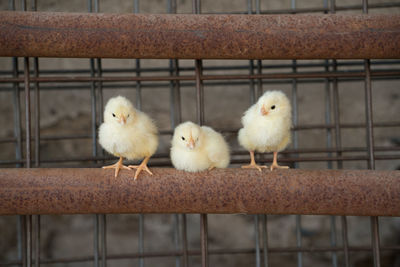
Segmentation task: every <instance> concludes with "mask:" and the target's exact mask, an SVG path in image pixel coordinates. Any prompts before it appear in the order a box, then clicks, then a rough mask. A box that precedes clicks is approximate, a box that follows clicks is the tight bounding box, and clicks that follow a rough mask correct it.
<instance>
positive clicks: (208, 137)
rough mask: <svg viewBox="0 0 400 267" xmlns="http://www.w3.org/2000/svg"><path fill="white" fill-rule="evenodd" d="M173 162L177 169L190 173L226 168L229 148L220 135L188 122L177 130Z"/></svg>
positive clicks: (207, 128) (172, 152)
mask: <svg viewBox="0 0 400 267" xmlns="http://www.w3.org/2000/svg"><path fill="white" fill-rule="evenodd" d="M171 160H172V164H173V165H174V167H175V168H176V169H178V170H184V171H189V172H198V171H203V170H206V169H208V170H211V169H213V168H226V167H227V166H228V164H229V160H230V159H229V147H228V144H227V143H226V141H225V139H224V138H223V137H222V135H221V134H220V133H217V132H216V131H214V130H213V129H212V128H210V127H207V126H201V127H200V126H199V125H197V124H195V123H193V122H190V121H188V122H185V123H182V124H180V125H178V126H177V127H176V128H175V131H174V136H173V137H172V147H171Z"/></svg>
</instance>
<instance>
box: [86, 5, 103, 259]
mask: <svg viewBox="0 0 400 267" xmlns="http://www.w3.org/2000/svg"><path fill="white" fill-rule="evenodd" d="M87 7H88V11H89V12H90V13H91V12H93V1H92V0H88V1H87ZM95 68H96V66H95V59H94V58H91V59H90V77H92V78H93V77H95V75H96V70H95ZM90 99H91V113H92V116H91V128H92V155H93V156H94V157H95V156H97V134H96V129H97V109H96V107H97V101H96V83H95V82H94V81H92V82H91V84H90ZM100 112H102V110H100ZM93 265H94V266H95V267H99V266H100V265H99V214H94V215H93Z"/></svg>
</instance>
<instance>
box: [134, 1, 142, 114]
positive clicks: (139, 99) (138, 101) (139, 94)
mask: <svg viewBox="0 0 400 267" xmlns="http://www.w3.org/2000/svg"><path fill="white" fill-rule="evenodd" d="M133 13H135V14H137V13H139V0H134V1H133ZM135 65H136V76H137V77H139V76H140V59H136V60H135ZM136 107H137V108H138V109H139V110H142V86H141V82H140V81H136Z"/></svg>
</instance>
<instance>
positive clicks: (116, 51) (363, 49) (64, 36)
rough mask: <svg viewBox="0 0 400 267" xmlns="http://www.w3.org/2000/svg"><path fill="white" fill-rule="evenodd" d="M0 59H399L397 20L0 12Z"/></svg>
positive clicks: (399, 24)
mask: <svg viewBox="0 0 400 267" xmlns="http://www.w3.org/2000/svg"><path fill="white" fill-rule="evenodd" d="M0 21H1V23H0V56H36V57H85V58H90V57H103V58H186V59H199V58H202V59H229V58H236V59H317V58H319V59H329V58H336V59H349V58H353V59H354V58H359V59H364V58H392V59H394V58H400V50H399V49H398V43H399V42H400V15H398V14H390V15H388V14H386V15H355V14H351V15H337V14H329V15H326V14H324V15H253V16H248V15H170V14H168V15H150V14H148V15H139V14H87V13H61V12H57V13H53V12H10V11H4V12H0Z"/></svg>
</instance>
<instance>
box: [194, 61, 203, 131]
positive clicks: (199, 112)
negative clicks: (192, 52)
mask: <svg viewBox="0 0 400 267" xmlns="http://www.w3.org/2000/svg"><path fill="white" fill-rule="evenodd" d="M195 71H196V117H197V123H198V124H199V125H203V124H204V90H203V89H204V88H203V81H202V80H201V75H202V72H203V64H202V61H201V60H200V59H196V61H195Z"/></svg>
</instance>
